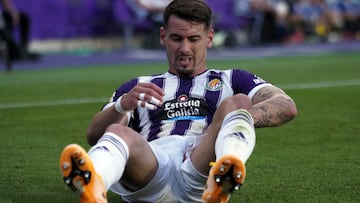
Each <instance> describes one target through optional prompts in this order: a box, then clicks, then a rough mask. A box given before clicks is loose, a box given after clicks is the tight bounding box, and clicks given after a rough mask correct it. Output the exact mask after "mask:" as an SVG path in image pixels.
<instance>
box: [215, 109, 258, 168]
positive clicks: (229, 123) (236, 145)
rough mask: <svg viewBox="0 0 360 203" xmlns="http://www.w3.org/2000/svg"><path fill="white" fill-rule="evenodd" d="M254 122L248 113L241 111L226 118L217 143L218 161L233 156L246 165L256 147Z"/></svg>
mask: <svg viewBox="0 0 360 203" xmlns="http://www.w3.org/2000/svg"><path fill="white" fill-rule="evenodd" d="M255 140H256V136H255V129H254V121H253V119H252V117H251V115H250V113H249V112H248V111H246V110H245V109H239V110H236V111H233V112H230V113H229V114H228V115H226V116H225V118H224V121H223V123H222V126H221V129H220V132H219V134H218V137H217V139H216V143H215V154H216V159H217V160H218V159H220V158H221V157H223V156H224V155H227V154H231V155H235V156H236V157H238V158H239V159H240V160H241V161H242V162H243V163H244V164H245V162H246V161H247V160H248V158H249V157H250V155H251V153H252V151H253V149H254V147H255Z"/></svg>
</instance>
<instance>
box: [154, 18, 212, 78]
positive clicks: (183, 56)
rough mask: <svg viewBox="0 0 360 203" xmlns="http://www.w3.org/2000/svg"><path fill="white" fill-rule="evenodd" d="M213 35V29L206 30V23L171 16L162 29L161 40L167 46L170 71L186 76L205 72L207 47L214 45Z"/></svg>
mask: <svg viewBox="0 0 360 203" xmlns="http://www.w3.org/2000/svg"><path fill="white" fill-rule="evenodd" d="M213 36H214V31H213V29H210V30H205V25H204V24H199V23H195V22H189V21H186V20H183V19H180V18H178V17H176V16H174V15H173V16H170V18H169V22H168V27H167V28H166V29H165V28H161V30H160V42H161V44H162V45H163V46H165V48H166V52H167V58H168V61H169V71H170V72H172V73H174V74H178V75H180V76H184V77H192V76H195V75H198V74H200V73H202V72H204V70H205V69H206V54H207V49H208V48H210V47H211V46H212V40H213Z"/></svg>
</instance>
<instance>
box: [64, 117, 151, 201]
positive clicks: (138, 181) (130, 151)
mask: <svg viewBox="0 0 360 203" xmlns="http://www.w3.org/2000/svg"><path fill="white" fill-rule="evenodd" d="M81 149H82V148H81V147H80V146H78V145H76V147H72V148H70V149H68V147H67V148H65V149H64V151H63V153H62V155H61V158H60V169H61V171H62V173H63V176H64V180H65V183H67V184H68V185H69V186H71V187H72V188H74V189H76V190H78V191H79V192H80V193H81V202H92V201H93V202H96V201H98V199H101V198H102V197H103V196H104V195H103V194H104V193H105V194H106V191H107V190H108V189H109V188H110V187H111V185H113V184H114V183H117V182H119V180H120V179H121V181H122V183H123V184H124V185H125V186H126V187H127V188H129V189H131V190H137V189H139V188H141V187H143V186H144V185H146V184H147V183H148V182H149V181H150V180H151V179H152V177H153V176H154V175H155V173H156V170H157V161H156V158H155V156H154V154H153V153H152V150H151V148H150V146H149V145H148V143H147V142H146V141H145V140H144V139H143V138H142V137H141V136H140V135H139V134H138V133H136V132H135V131H133V130H132V129H130V128H128V127H125V126H122V125H120V124H113V125H110V126H109V127H108V128H107V130H106V132H105V133H104V135H103V136H102V137H101V138H100V139H99V141H98V142H97V144H96V145H94V146H93V147H92V148H91V149H90V150H89V153H86V152H85V151H82V150H81ZM78 151H81V153H80V155H79V152H78ZM139 169H141V170H139ZM89 171H90V173H91V176H90V178H88V172H89ZM66 181H67V182H66ZM99 188H100V189H99ZM84 191H87V192H84ZM98 191H103V192H98ZM95 200H96V201H95ZM99 202H106V199H105V200H104V201H99Z"/></svg>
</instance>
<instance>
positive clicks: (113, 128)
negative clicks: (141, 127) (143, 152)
mask: <svg viewBox="0 0 360 203" xmlns="http://www.w3.org/2000/svg"><path fill="white" fill-rule="evenodd" d="M107 132H111V133H114V134H115V135H117V136H119V137H121V138H122V139H123V140H124V141H125V142H126V143H127V145H129V146H130V145H137V142H138V139H136V138H141V136H138V135H137V133H136V132H135V131H134V130H133V129H131V128H129V127H128V126H124V125H122V124H117V123H115V124H111V125H109V126H108V127H107V128H106V131H105V133H107ZM141 139H142V138H141Z"/></svg>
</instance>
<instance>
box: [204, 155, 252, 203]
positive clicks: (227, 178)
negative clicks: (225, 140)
mask: <svg viewBox="0 0 360 203" xmlns="http://www.w3.org/2000/svg"><path fill="white" fill-rule="evenodd" d="M210 165H212V168H211V169H210V173H209V177H208V179H207V182H206V187H205V191H204V192H203V195H202V200H203V202H206V203H226V202H228V200H229V199H230V196H231V193H232V192H233V191H237V190H239V189H240V186H241V185H242V184H243V182H244V180H245V175H246V169H245V165H244V164H243V163H242V161H241V160H240V159H238V158H237V157H235V156H233V155H225V156H223V157H221V158H220V159H219V160H218V161H216V162H213V163H211V164H210Z"/></svg>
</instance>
